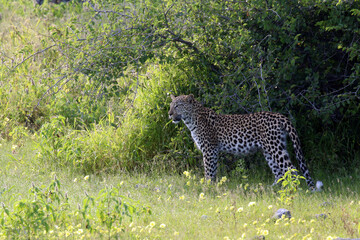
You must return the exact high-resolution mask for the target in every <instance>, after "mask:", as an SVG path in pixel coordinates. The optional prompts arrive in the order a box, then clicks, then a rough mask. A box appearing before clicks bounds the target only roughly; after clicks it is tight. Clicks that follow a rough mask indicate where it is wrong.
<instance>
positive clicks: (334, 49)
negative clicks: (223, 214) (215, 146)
mask: <svg viewBox="0 0 360 240" xmlns="http://www.w3.org/2000/svg"><path fill="white" fill-rule="evenodd" d="M1 9H3V12H2V20H1V22H0V24H1V29H2V35H1V42H2V45H1V61H2V64H1V67H0V77H1V88H0V91H1V95H0V101H1V106H0V108H1V115H0V119H1V126H0V131H1V137H2V138H4V139H8V140H12V141H14V142H16V144H17V145H19V146H20V145H21V143H18V141H21V140H20V139H21V138H22V136H23V135H29V134H30V135H34V134H35V136H36V137H35V138H36V141H38V143H39V148H38V151H39V158H40V160H41V161H43V162H45V163H47V164H53V163H54V162H56V163H57V164H59V165H68V164H71V165H73V166H74V167H76V168H79V169H80V170H83V171H85V172H89V171H90V172H92V171H95V172H96V171H103V170H111V169H119V168H120V169H134V168H144V167H146V166H148V165H149V163H151V164H150V165H151V166H152V167H153V166H154V165H153V164H154V162H157V163H160V164H159V166H156V167H155V168H158V167H161V168H169V169H171V168H172V167H173V166H174V165H175V166H179V165H180V169H183V167H181V166H183V165H184V164H185V165H190V166H194V165H196V164H197V163H198V162H199V161H198V158H197V156H198V155H199V154H198V153H194V146H193V144H192V142H191V140H190V137H189V134H188V133H187V132H186V131H184V129H183V128H184V127H174V126H173V125H169V124H167V123H168V120H167V110H168V104H169V101H170V100H169V98H168V93H174V94H187V93H193V94H195V95H196V96H197V97H198V99H199V100H200V101H202V102H203V103H204V104H205V105H206V106H210V107H212V108H214V109H215V110H216V111H218V112H220V113H246V112H253V111H260V110H270V111H278V112H282V113H284V114H285V115H287V116H290V118H291V119H292V121H293V122H294V123H295V125H296V127H297V129H298V131H299V132H300V135H301V139H302V143H303V146H304V152H305V154H306V158H307V159H308V161H309V162H310V166H312V168H313V169H316V168H322V169H323V170H326V171H335V172H336V171H338V169H341V170H346V169H348V170H349V169H353V168H354V167H358V166H359V150H360V148H359V147H360V144H359V138H358V136H357V134H356V133H358V132H359V131H360V128H359V122H360V121H359V116H360V115H359V114H358V112H359V107H360V105H359V88H360V84H359V75H360V66H359V54H358V51H359V38H360V35H359V18H360V10H359V3H358V2H357V1H338V2H323V1H301V2H298V1H248V2H236V1H202V0H200V1H198V0H196V1H195V0H194V1H191V2H187V1H185V2H184V1H146V0H141V1H112V3H108V1H85V2H84V3H79V2H77V1H74V2H72V3H68V4H64V3H62V4H60V5H55V4H47V3H46V2H45V4H44V5H41V6H39V5H33V3H29V2H28V1H11V2H8V1H2V2H1ZM100 159H101V160H100Z"/></svg>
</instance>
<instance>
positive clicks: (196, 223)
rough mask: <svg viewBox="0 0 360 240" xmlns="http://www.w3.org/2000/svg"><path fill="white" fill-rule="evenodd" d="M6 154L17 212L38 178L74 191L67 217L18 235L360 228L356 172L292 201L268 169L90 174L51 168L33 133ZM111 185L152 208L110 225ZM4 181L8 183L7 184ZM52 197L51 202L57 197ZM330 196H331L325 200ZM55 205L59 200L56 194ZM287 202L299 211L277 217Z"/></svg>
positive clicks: (220, 235) (180, 235)
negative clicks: (217, 174)
mask: <svg viewBox="0 0 360 240" xmlns="http://www.w3.org/2000/svg"><path fill="white" fill-rule="evenodd" d="M0 156H1V157H0V164H1V166H2V168H1V171H0V189H2V194H1V195H0V198H1V200H0V201H1V202H2V203H3V206H5V207H6V208H8V209H9V210H10V212H11V211H13V210H15V205H14V203H16V202H18V201H20V200H26V199H29V200H31V201H32V199H33V198H34V196H33V195H31V193H30V192H29V189H31V188H32V185H35V186H38V187H41V186H42V189H44V190H41V191H42V192H44V193H47V191H48V190H45V189H46V187H47V186H49V184H50V183H51V182H53V181H54V177H55V175H56V179H57V180H58V181H59V182H60V183H61V189H60V190H59V192H61V193H62V194H63V195H65V193H66V196H67V198H68V201H67V203H68V206H67V208H58V209H57V210H56V211H58V212H62V213H63V215H61V214H60V215H59V216H62V217H61V218H60V217H59V218H58V219H57V220H56V221H52V222H51V223H52V225H49V226H48V229H47V231H46V229H45V228H44V229H42V228H41V227H39V229H41V231H34V232H31V233H29V232H26V231H21V230H17V231H18V232H17V233H16V235H10V236H13V237H15V238H49V239H51V238H53V239H58V238H64V236H67V237H69V238H72V239H82V238H85V239H99V238H102V239H109V238H110V239H138V238H139V239H143V238H149V239H227V238H228V239H241V238H242V237H243V238H244V239H251V238H253V237H255V236H258V235H266V239H310V238H312V239H327V238H328V237H329V236H331V237H335V236H336V237H351V238H355V237H359V236H360V235H359V212H360V201H359V199H360V198H359V192H360V191H359V190H360V189H359V188H360V187H359V185H358V184H354V183H356V182H359V178H358V177H355V176H353V177H350V176H348V177H346V178H333V177H331V176H328V177H327V178H326V179H321V180H323V181H324V184H325V189H324V191H323V192H317V193H311V192H309V191H307V190H306V187H304V189H303V190H300V191H299V194H298V195H294V199H293V201H292V204H291V205H284V204H282V203H281V202H280V200H279V199H278V197H279V194H278V193H277V190H278V188H276V187H275V188H272V187H270V185H269V183H261V182H258V179H261V176H256V175H255V176H253V175H251V176H247V178H245V177H242V178H240V179H235V178H232V179H227V180H226V181H225V182H224V183H220V182H221V181H218V183H216V184H210V185H209V184H207V183H206V182H202V180H201V178H202V175H201V174H202V172H190V173H189V174H187V175H188V176H186V175H185V174H184V175H181V176H179V175H168V174H160V175H158V174H154V175H152V174H151V173H148V174H145V173H140V172H139V173H134V172H129V173H118V174H113V175H109V174H99V175H90V176H88V177H86V176H84V175H82V174H79V173H76V172H75V171H73V170H72V169H64V168H63V169H49V168H45V167H41V165H38V164H37V161H36V152H34V150H33V143H32V141H31V140H28V141H26V142H25V144H24V146H23V147H20V148H17V149H15V151H13V150H12V144H11V143H5V142H3V143H2V146H1V148H0ZM260 172H261V171H260ZM260 172H259V173H260ZM269 182H271V179H269ZM111 187H113V188H115V189H117V190H118V193H116V194H118V196H122V197H121V198H122V199H123V201H126V199H128V200H130V199H132V200H134V201H135V202H131V204H134V205H136V206H137V209H142V207H144V208H145V211H144V212H141V213H139V214H133V215H132V219H131V218H130V217H127V216H124V217H123V220H122V222H121V223H120V222H116V223H115V224H114V225H113V226H112V227H111V228H110V229H111V231H110V233H109V232H108V228H107V227H106V225H105V224H104V222H102V221H101V217H100V215H99V208H101V207H100V206H99V205H98V204H99V202H100V201H101V200H102V199H104V198H103V197H101V193H103V192H104V189H111ZM4 189H5V190H6V189H7V190H6V191H5V192H4ZM116 194H115V195H116ZM87 196H90V197H93V199H94V200H95V204H94V206H89V209H90V210H89V212H88V213H87V214H88V215H87V218H88V219H90V222H91V223H92V230H90V229H88V228H87V225H86V224H87V223H86V221H85V220H84V219H83V218H82V217H81V213H80V212H81V211H79V209H81V208H82V206H84V200H85V199H87ZM116 197H117V196H116ZM49 199H51V198H49ZM49 199H48V201H49V203H46V204H52V202H51V200H49ZM62 202H64V198H62ZM324 202H328V203H329V204H328V205H326V204H325V206H323V203H324ZM46 204H45V205H46ZM53 205H54V206H55V205H56V204H55V201H54V204H53ZM279 208H287V209H288V210H290V211H291V215H292V218H291V219H290V220H288V219H281V220H278V221H275V220H273V219H272V216H273V214H274V212H275V211H276V210H277V209H279ZM3 209H4V207H2V208H1V209H0V212H2V219H4V218H9V217H12V218H14V216H15V215H11V214H10V215H11V216H8V215H7V214H4V212H3ZM109 211H111V210H109ZM18 213H21V214H23V212H18ZM316 214H326V215H327V218H326V219H318V218H317V217H316ZM120 215H121V214H120ZM25 220H26V219H25ZM30 220H31V219H30V217H29V221H30ZM0 226H2V227H4V225H1V224H0ZM8 227H9V226H8ZM79 229H80V230H79ZM5 230H9V228H7V229H5V228H3V229H2V231H0V232H1V234H2V235H0V236H2V238H4V239H6V238H7V237H9V235H6V233H9V231H5Z"/></svg>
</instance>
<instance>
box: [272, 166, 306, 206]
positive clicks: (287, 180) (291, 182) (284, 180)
mask: <svg viewBox="0 0 360 240" xmlns="http://www.w3.org/2000/svg"><path fill="white" fill-rule="evenodd" d="M301 179H305V178H304V177H303V176H300V175H298V173H297V170H296V169H289V170H288V171H286V173H285V174H284V176H282V177H281V178H279V180H278V181H277V182H278V183H280V184H281V190H279V191H278V194H279V195H280V198H279V200H280V202H282V203H283V204H286V205H290V204H291V203H292V202H293V200H294V198H295V196H297V191H298V188H299V185H300V180H301Z"/></svg>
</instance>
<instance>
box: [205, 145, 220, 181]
mask: <svg viewBox="0 0 360 240" xmlns="http://www.w3.org/2000/svg"><path fill="white" fill-rule="evenodd" d="M203 161H204V168H205V178H206V179H207V180H208V179H211V181H215V179H216V172H217V167H218V150H217V149H209V150H206V151H203Z"/></svg>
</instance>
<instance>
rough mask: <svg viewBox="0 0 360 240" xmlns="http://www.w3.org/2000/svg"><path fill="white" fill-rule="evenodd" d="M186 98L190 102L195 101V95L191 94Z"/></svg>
mask: <svg viewBox="0 0 360 240" xmlns="http://www.w3.org/2000/svg"><path fill="white" fill-rule="evenodd" d="M186 99H187V100H188V101H189V103H193V102H194V101H195V98H194V95H192V94H189V95H188V96H187V97H186Z"/></svg>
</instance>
